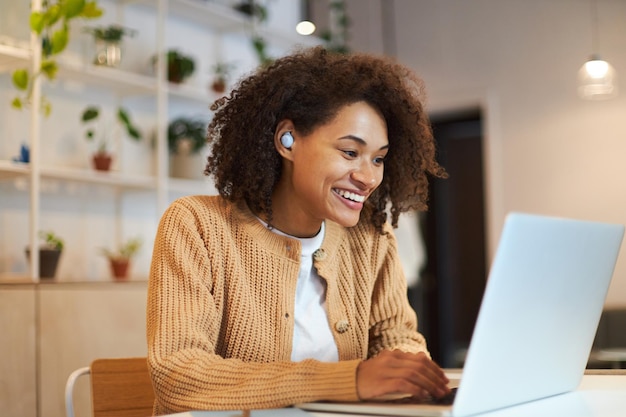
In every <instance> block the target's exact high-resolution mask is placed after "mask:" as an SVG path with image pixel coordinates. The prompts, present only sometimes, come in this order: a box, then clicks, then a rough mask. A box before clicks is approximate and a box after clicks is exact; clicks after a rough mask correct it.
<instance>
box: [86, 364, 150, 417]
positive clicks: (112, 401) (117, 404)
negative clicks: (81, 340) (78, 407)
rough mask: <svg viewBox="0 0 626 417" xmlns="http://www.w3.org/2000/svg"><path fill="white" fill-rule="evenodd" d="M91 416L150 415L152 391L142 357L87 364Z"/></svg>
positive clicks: (129, 416) (145, 416)
mask: <svg viewBox="0 0 626 417" xmlns="http://www.w3.org/2000/svg"><path fill="white" fill-rule="evenodd" d="M91 398H92V403H93V416H94V417H105V416H106V417H147V416H151V415H152V407H153V405H154V391H153V390H152V380H151V379H150V375H149V373H148V362H147V359H146V358H145V357H143V358H119V359H96V360H95V361H93V362H92V363H91Z"/></svg>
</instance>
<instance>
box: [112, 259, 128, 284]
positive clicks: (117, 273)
mask: <svg viewBox="0 0 626 417" xmlns="http://www.w3.org/2000/svg"><path fill="white" fill-rule="evenodd" d="M109 262H110V265H111V273H112V274H113V278H114V279H115V280H117V281H125V280H126V279H128V270H129V266H130V260H128V259H109Z"/></svg>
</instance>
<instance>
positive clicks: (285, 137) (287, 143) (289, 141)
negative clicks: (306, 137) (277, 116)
mask: <svg viewBox="0 0 626 417" xmlns="http://www.w3.org/2000/svg"><path fill="white" fill-rule="evenodd" d="M280 143H282V144H283V146H284V147H285V148H287V149H291V145H293V135H292V134H291V132H285V133H283V134H282V136H281V137H280Z"/></svg>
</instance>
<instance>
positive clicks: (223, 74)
mask: <svg viewBox="0 0 626 417" xmlns="http://www.w3.org/2000/svg"><path fill="white" fill-rule="evenodd" d="M234 69H235V64H233V63H229V62H217V63H216V64H215V65H213V67H212V70H213V81H212V82H211V90H213V91H214V92H216V93H218V94H222V93H223V92H224V91H226V85H227V84H228V81H229V80H230V74H231V72H232V71H233V70H234Z"/></svg>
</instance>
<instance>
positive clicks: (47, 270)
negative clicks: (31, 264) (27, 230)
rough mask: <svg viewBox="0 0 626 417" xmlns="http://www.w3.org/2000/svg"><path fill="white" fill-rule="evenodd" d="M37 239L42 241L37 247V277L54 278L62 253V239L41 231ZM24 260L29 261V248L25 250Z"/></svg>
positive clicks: (50, 232) (49, 232) (51, 233)
mask: <svg viewBox="0 0 626 417" xmlns="http://www.w3.org/2000/svg"><path fill="white" fill-rule="evenodd" d="M39 237H40V239H41V241H42V243H41V245H39V277H40V278H54V276H55V275H56V270H57V266H58V264H59V259H60V258H61V252H62V251H63V246H64V242H63V239H61V238H60V237H59V236H57V235H56V234H55V233H54V232H52V231H47V232H44V231H41V232H39ZM26 259H28V260H30V248H26Z"/></svg>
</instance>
